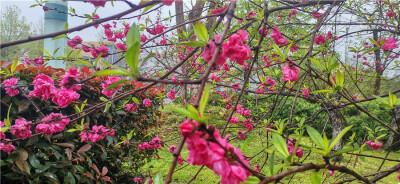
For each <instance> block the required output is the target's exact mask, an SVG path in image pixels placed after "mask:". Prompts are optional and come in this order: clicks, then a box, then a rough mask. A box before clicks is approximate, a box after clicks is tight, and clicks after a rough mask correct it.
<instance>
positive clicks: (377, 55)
mask: <svg viewBox="0 0 400 184" xmlns="http://www.w3.org/2000/svg"><path fill="white" fill-rule="evenodd" d="M373 37H374V40H378V31H374V32H373ZM374 53H375V59H376V61H377V62H378V64H376V65H375V71H376V80H375V84H374V94H375V95H379V93H380V92H379V91H380V89H381V80H382V79H381V76H382V74H383V70H380V69H379V66H381V65H382V63H381V50H380V49H377V50H375V51H374Z"/></svg>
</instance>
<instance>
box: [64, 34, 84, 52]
mask: <svg viewBox="0 0 400 184" xmlns="http://www.w3.org/2000/svg"><path fill="white" fill-rule="evenodd" d="M82 41H83V40H82V38H81V37H80V36H75V37H74V38H72V39H71V40H68V41H67V45H68V46H69V47H71V48H73V49H79V48H78V47H77V45H79V44H81V43H82Z"/></svg>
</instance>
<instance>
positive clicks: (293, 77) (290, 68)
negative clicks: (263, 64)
mask: <svg viewBox="0 0 400 184" xmlns="http://www.w3.org/2000/svg"><path fill="white" fill-rule="evenodd" d="M286 62H287V63H288V64H287V65H285V66H283V67H282V73H283V77H282V80H283V81H288V80H290V82H294V81H297V80H299V73H300V68H299V67H297V66H295V64H296V63H295V62H294V61H292V60H290V58H288V59H287V60H286Z"/></svg>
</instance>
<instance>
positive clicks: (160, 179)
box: [153, 172, 163, 184]
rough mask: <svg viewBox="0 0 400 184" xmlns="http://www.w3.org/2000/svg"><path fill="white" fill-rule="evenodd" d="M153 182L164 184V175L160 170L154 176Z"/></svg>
mask: <svg viewBox="0 0 400 184" xmlns="http://www.w3.org/2000/svg"><path fill="white" fill-rule="evenodd" d="M153 184H163V177H162V174H161V173H160V172H159V173H157V174H156V175H155V176H154V177H153Z"/></svg>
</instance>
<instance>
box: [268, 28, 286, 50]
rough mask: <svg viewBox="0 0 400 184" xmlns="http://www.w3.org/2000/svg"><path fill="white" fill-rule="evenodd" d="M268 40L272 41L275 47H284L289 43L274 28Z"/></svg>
mask: <svg viewBox="0 0 400 184" xmlns="http://www.w3.org/2000/svg"><path fill="white" fill-rule="evenodd" d="M270 38H272V39H273V41H274V43H275V44H277V45H285V44H288V43H289V41H287V40H286V39H285V38H284V37H283V35H282V33H281V32H280V31H279V30H278V27H276V26H274V28H273V29H272V35H271V36H270Z"/></svg>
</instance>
